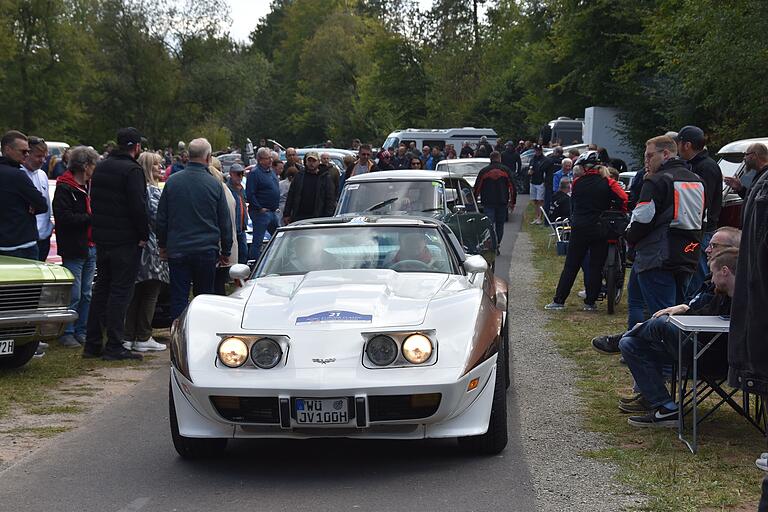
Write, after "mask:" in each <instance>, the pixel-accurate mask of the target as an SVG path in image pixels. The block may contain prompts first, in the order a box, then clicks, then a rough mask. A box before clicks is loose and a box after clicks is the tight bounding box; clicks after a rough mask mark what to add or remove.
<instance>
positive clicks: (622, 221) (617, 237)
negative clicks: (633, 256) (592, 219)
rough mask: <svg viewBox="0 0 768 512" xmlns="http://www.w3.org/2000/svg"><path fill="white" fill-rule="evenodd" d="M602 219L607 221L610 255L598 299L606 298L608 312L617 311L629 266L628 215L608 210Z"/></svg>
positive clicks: (607, 258)
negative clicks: (626, 235) (626, 233)
mask: <svg viewBox="0 0 768 512" xmlns="http://www.w3.org/2000/svg"><path fill="white" fill-rule="evenodd" d="M602 220H603V221H604V222H605V223H606V225H607V229H608V233H609V237H610V238H609V239H608V255H607V256H606V258H605V264H604V265H603V287H602V289H601V291H600V295H599V296H598V300H606V305H607V309H608V314H609V315H612V314H614V312H615V311H616V304H618V303H619V302H620V301H621V297H622V295H623V292H624V277H625V269H626V268H627V242H626V240H625V239H624V235H623V233H624V229H626V226H627V224H628V216H627V214H626V213H623V212H606V213H604V214H603V218H602Z"/></svg>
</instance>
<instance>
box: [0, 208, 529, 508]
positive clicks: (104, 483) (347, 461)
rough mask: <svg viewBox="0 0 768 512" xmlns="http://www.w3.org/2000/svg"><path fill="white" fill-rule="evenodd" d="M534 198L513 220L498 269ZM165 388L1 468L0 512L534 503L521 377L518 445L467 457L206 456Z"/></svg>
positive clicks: (267, 451) (335, 448) (358, 451)
mask: <svg viewBox="0 0 768 512" xmlns="http://www.w3.org/2000/svg"><path fill="white" fill-rule="evenodd" d="M526 201H527V196H523V197H522V198H521V202H520V204H518V208H517V209H516V212H515V214H514V215H513V216H512V218H511V222H509V223H507V225H506V233H505V239H504V243H503V246H502V254H501V256H500V257H499V259H498V260H497V264H496V271H497V273H499V274H501V275H507V274H508V272H509V255H510V254H511V252H512V246H513V244H514V242H515V239H516V234H517V231H518V229H519V226H520V225H521V218H520V216H521V215H522V212H523V210H524V208H525V202H526ZM513 379H514V375H513ZM167 386H168V372H167V370H165V369H163V370H159V371H155V372H154V373H153V374H152V375H150V376H149V377H148V378H147V379H146V380H144V381H143V382H142V383H140V384H137V385H136V386H135V387H134V388H133V389H132V390H131V392H130V393H129V394H126V395H124V396H122V397H120V398H119V399H117V400H116V401H115V402H114V403H112V404H110V405H109V406H107V407H106V408H104V409H102V410H100V411H99V412H97V413H96V414H93V415H92V416H90V419H89V422H87V424H86V425H85V426H83V427H80V428H79V429H77V430H74V431H71V432H68V433H65V434H62V435H61V436H59V437H57V438H56V439H55V440H54V441H53V442H52V443H50V444H49V445H48V446H46V447H45V448H43V449H41V450H39V451H38V452H36V453H34V454H33V455H31V456H30V457H28V458H26V459H24V460H22V461H21V462H20V463H18V464H16V465H14V466H11V467H10V468H8V469H7V470H6V471H4V472H2V473H0V511H20V510H30V511H47V512H54V511H67V512H70V511H84V512H85V511H93V512H106V511H109V512H129V511H130V512H135V511H172V510H179V511H213V510H224V511H240V510H243V511H244V510H248V511H253V510H258V511H262V510H263V511H281V510H286V511H288V510H290V511H294V510H312V511H325V510H329V511H330V510H333V511H341V510H375V511H410V510H420V511H432V510H435V511H436V510H450V511H491V510H493V511H532V510H534V509H535V505H534V497H533V489H532V485H531V477H530V471H529V468H528V466H527V464H526V462H525V460H524V457H523V451H522V448H521V444H520V440H519V427H518V417H517V405H516V403H515V400H516V397H515V394H514V389H515V386H514V384H513V385H512V386H511V388H510V393H509V396H508V401H509V408H508V409H509V431H510V437H509V444H508V446H507V448H506V450H505V451H504V452H502V454H501V455H499V456H495V457H473V456H469V455H465V454H463V453H462V452H461V451H459V449H458V447H457V445H456V443H455V441H453V440H429V441H414V442H388V441H351V440H311V441H282V440H280V441H274V440H269V441H250V440H249V441H234V442H230V444H229V446H228V448H227V452H226V456H225V457H222V458H221V459H216V460H212V461H203V462H187V461H184V460H182V459H180V458H179V457H178V456H177V455H176V452H175V451H174V449H173V445H172V444H171V438H170V432H169V429H168V406H167V397H168V391H167V390H168V388H167Z"/></svg>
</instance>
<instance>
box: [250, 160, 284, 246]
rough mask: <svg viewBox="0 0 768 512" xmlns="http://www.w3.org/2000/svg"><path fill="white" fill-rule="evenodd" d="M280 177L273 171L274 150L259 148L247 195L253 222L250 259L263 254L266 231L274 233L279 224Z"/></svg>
mask: <svg viewBox="0 0 768 512" xmlns="http://www.w3.org/2000/svg"><path fill="white" fill-rule="evenodd" d="M278 182H279V178H278V177H277V175H276V174H275V173H274V172H273V171H272V152H271V151H270V150H269V149H268V148H259V150H258V151H257V152H256V167H254V168H253V169H251V172H250V173H249V174H248V181H247V183H246V184H245V197H246V198H247V199H248V214H249V215H250V216H251V222H253V241H252V243H251V249H250V251H249V253H248V259H251V260H256V259H258V258H259V254H261V241H262V239H263V238H264V233H266V232H267V231H269V233H270V234H273V233H274V232H275V230H276V229H277V226H278V225H279V221H278V219H279V217H278V213H279V210H278V207H279V205H280V186H279V185H278Z"/></svg>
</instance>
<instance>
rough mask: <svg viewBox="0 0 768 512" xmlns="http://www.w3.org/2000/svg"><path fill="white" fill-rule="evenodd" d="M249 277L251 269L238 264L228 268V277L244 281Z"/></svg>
mask: <svg viewBox="0 0 768 512" xmlns="http://www.w3.org/2000/svg"><path fill="white" fill-rule="evenodd" d="M250 275H251V267H249V266H248V265H243V264H242V263H238V264H236V265H232V266H231V267H229V277H231V278H232V279H241V280H243V281H245V280H246V279H248V278H249V277H250Z"/></svg>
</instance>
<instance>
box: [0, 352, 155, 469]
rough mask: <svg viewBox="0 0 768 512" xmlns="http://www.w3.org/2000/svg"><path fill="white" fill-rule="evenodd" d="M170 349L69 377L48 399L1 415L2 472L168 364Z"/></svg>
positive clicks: (0, 458)
mask: <svg viewBox="0 0 768 512" xmlns="http://www.w3.org/2000/svg"><path fill="white" fill-rule="evenodd" d="M168 353H169V351H165V352H162V353H159V354H157V355H153V356H152V357H150V358H145V360H144V362H143V363H142V364H141V366H137V367H106V368H99V369H96V370H93V371H90V372H88V373H87V374H86V375H82V376H80V377H77V378H74V379H67V380H64V381H62V382H61V383H59V385H58V386H57V387H56V389H54V390H51V393H50V398H49V400H48V401H47V402H46V403H44V404H39V405H36V406H34V407H26V408H25V407H18V406H17V407H16V408H15V409H12V410H11V412H10V414H8V415H6V416H5V417H3V418H0V471H2V470H4V469H7V468H8V467H10V466H12V465H13V464H14V463H16V462H18V461H19V460H21V459H23V458H24V457H26V456H28V455H29V454H31V453H33V452H35V451H37V450H39V449H40V448H42V447H43V446H45V445H46V444H47V443H49V442H51V440H52V439H53V438H55V437H56V435H58V434H60V433H62V432H66V431H68V430H72V429H75V428H77V427H79V426H80V425H82V424H84V423H85V422H86V421H88V418H89V417H90V416H92V415H93V414H94V413H96V412H97V411H98V410H99V409H100V408H102V407H104V406H105V405H106V404H108V403H110V402H111V401H112V400H114V399H115V398H116V397H118V396H120V395H123V394H125V393H128V392H129V391H130V390H131V389H132V388H133V387H134V386H135V385H136V384H138V383H139V382H141V381H142V380H144V379H145V378H147V377H148V376H149V375H150V373H152V370H156V369H158V368H161V367H167V366H168V364H169V359H168Z"/></svg>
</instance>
